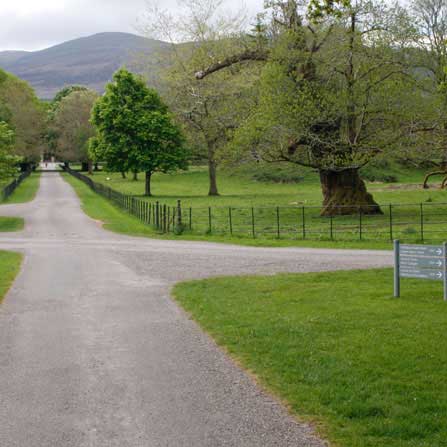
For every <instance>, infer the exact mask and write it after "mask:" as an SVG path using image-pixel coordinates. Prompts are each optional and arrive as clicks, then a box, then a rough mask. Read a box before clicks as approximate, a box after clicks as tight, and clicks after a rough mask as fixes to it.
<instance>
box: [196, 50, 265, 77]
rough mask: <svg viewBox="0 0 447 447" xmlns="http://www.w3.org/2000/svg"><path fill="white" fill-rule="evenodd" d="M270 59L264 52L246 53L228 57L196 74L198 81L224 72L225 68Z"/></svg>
mask: <svg viewBox="0 0 447 447" xmlns="http://www.w3.org/2000/svg"><path fill="white" fill-rule="evenodd" d="M267 58H268V53H267V52H264V51H259V50H255V51H250V50H248V51H246V52H244V53H240V54H237V55H234V56H230V57H227V58H226V59H224V60H222V61H219V62H216V63H215V64H212V65H210V66H209V67H208V68H206V69H205V70H202V71H198V72H197V73H196V75H195V76H196V79H204V78H206V77H207V76H208V75H210V74H212V73H215V72H216V71H219V70H222V69H224V68H228V67H231V66H232V65H235V64H239V63H241V62H246V61H266V60H267Z"/></svg>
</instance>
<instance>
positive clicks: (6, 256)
mask: <svg viewBox="0 0 447 447" xmlns="http://www.w3.org/2000/svg"><path fill="white" fill-rule="evenodd" d="M21 262H22V255H21V254H20V253H12V252H8V251H1V250H0V302H1V301H2V299H3V298H4V296H5V295H6V292H7V291H8V290H9V288H10V287H11V284H12V282H13V281H14V279H15V277H16V276H17V274H18V273H19V270H20V264H21Z"/></svg>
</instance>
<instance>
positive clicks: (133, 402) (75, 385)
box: [0, 173, 392, 447]
mask: <svg viewBox="0 0 447 447" xmlns="http://www.w3.org/2000/svg"><path fill="white" fill-rule="evenodd" d="M0 215H10V216H22V217H24V218H25V219H26V228H25V230H24V231H23V232H21V233H14V234H6V233H0V249H7V250H18V251H22V252H24V253H25V261H24V265H23V269H22V272H21V274H20V275H19V277H18V278H17V280H16V282H15V284H14V286H13V288H12V289H11V290H10V292H9V294H8V295H7V297H6V299H5V301H4V302H3V304H1V305H0V446H5V447H15V446H17V447H53V446H61V447H71V446H76V447H84V446H85V447H87V446H88V447H92V446H95V447H96V446H98V447H109V446H116V447H136V446H141V447H143V446H144V447H159V446H160V447H161V446H164V447H180V446H182V447H201V446H234V447H242V446H253V447H262V446H266V447H267V446H268V447H270V446H295V447H297V446H322V445H325V444H324V443H323V442H322V441H320V440H319V439H317V438H316V437H315V436H314V435H313V432H312V429H311V428H310V427H309V426H307V425H306V424H301V423H298V422H297V421H295V419H294V418H292V417H290V416H289V415H288V413H287V411H286V409H285V408H284V407H283V406H282V405H281V404H280V403H278V402H277V401H276V400H274V399H272V398H271V397H269V396H268V395H267V394H266V393H264V392H263V391H262V390H261V389H260V388H259V387H258V386H257V385H256V384H255V382H254V381H253V380H252V378H251V377H249V376H248V375H247V374H245V373H244V372H243V371H241V370H240V369H239V368H238V367H237V366H235V365H234V364H233V363H232V361H231V360H229V359H228V358H227V356H226V355H225V354H223V353H222V352H221V350H219V349H218V348H217V347H216V346H215V344H214V343H213V342H212V341H211V340H210V339H209V337H208V336H207V335H205V334H204V333H203V332H202V331H201V330H200V329H199V328H198V326H197V325H196V324H195V323H194V322H193V321H191V320H190V319H188V317H187V316H186V315H185V314H184V313H183V311H182V310H181V309H179V307H178V306H177V305H176V304H175V303H174V302H173V301H172V300H171V298H170V297H169V291H170V289H171V287H172V285H173V284H174V283H175V282H178V281H181V280H186V279H191V278H204V277H209V276H216V275H230V274H252V273H256V274H270V273H275V272H310V271H321V270H334V269H348V268H369V267H383V266H391V265H392V254H391V253H388V252H379V251H354V250H343V251H341V250H340V251H337V250H324V249H323V250H321V249H320V250H317V249H307V248H303V249H300V248H251V247H241V246H230V245H222V244H212V243H204V242H185V241H165V240H152V239H143V238H132V237H127V236H122V235H117V234H113V233H111V232H107V231H104V230H103V229H102V228H101V226H100V225H99V224H98V223H97V222H95V221H93V220H92V219H90V218H89V217H87V216H86V215H85V214H84V213H83V212H82V211H81V208H80V202H79V199H78V197H77V196H76V194H75V193H74V191H73V189H72V188H71V187H70V186H69V185H68V184H67V183H66V182H64V181H63V179H62V178H61V177H60V176H59V174H57V173H44V174H43V175H42V177H41V187H40V190H39V192H38V194H37V197H36V199H35V200H34V201H33V202H31V203H28V204H23V205H3V206H0Z"/></svg>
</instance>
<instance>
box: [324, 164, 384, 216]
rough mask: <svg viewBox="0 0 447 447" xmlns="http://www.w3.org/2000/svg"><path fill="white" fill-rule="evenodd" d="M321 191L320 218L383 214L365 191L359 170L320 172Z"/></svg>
mask: <svg viewBox="0 0 447 447" xmlns="http://www.w3.org/2000/svg"><path fill="white" fill-rule="evenodd" d="M320 182H321V189H322V191H323V209H322V211H321V215H322V216H340V215H350V214H358V213H359V212H360V211H361V212H362V214H383V213H382V210H381V209H380V206H379V205H378V204H377V203H376V202H375V201H374V199H373V196H372V195H371V194H370V193H368V191H367V190H366V185H365V182H364V181H363V180H362V179H361V178H360V175H359V170H358V169H354V168H347V169H344V170H341V171H332V170H320Z"/></svg>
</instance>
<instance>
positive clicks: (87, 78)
mask: <svg viewBox="0 0 447 447" xmlns="http://www.w3.org/2000/svg"><path fill="white" fill-rule="evenodd" d="M168 48H169V45H168V44H167V43H164V42H160V41H157V40H151V39H146V38H144V37H140V36H136V35H133V34H127V33H101V34H95V35H93V36H89V37H83V38H80V39H75V40H71V41H69V42H64V43H62V44H60V45H56V46H54V47H51V48H47V49H45V50H41V51H35V52H26V51H4V52H0V67H1V68H3V69H4V70H6V71H9V72H11V73H13V74H15V75H16V76H18V77H20V78H22V79H24V80H26V81H28V82H29V83H30V84H31V85H32V86H33V87H34V88H35V89H36V92H37V95H38V96H39V97H40V98H43V99H50V98H53V97H54V95H55V94H56V93H57V92H58V91H59V90H60V89H61V88H63V87H64V86H67V85H72V84H78V85H85V86H87V87H89V88H92V89H94V90H97V91H98V92H102V91H103V89H104V85H105V84H106V83H107V82H108V81H110V79H111V78H112V75H113V73H114V72H115V71H116V70H117V69H118V68H119V67H121V66H122V65H126V66H127V67H128V68H129V69H131V70H133V71H136V72H142V71H143V70H142V69H143V67H145V68H146V69H149V70H148V71H149V72H155V71H156V67H159V66H160V60H159V59H160V55H161V54H162V53H163V52H165V51H167V50H168ZM145 71H146V70H145ZM154 77H155V74H154Z"/></svg>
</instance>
